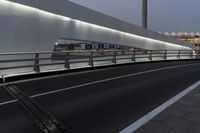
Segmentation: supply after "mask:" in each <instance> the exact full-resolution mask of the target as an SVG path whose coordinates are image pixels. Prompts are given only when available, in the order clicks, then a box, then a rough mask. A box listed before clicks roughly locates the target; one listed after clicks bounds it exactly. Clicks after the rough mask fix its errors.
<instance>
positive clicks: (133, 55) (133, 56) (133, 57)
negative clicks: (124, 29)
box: [132, 50, 135, 62]
mask: <svg viewBox="0 0 200 133" xmlns="http://www.w3.org/2000/svg"><path fill="white" fill-rule="evenodd" d="M132 61H134V62H135V51H134V50H133V54H132Z"/></svg>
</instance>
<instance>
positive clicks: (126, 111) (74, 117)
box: [0, 61, 200, 133]
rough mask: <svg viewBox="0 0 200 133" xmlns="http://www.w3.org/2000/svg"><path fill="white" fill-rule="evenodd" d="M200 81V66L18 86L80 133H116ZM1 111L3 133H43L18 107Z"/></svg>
mask: <svg viewBox="0 0 200 133" xmlns="http://www.w3.org/2000/svg"><path fill="white" fill-rule="evenodd" d="M199 79H200V64H199V61H183V62H180V61H177V62H164V63H161V62H158V63H146V64H137V65H136V64H135V65H127V66H120V67H114V68H106V69H100V70H93V71H85V72H81V73H74V74H63V75H57V76H52V77H47V78H40V79H34V80H27V81H21V82H16V83H12V84H13V85H16V86H17V87H19V88H20V89H21V90H22V91H23V92H24V93H26V94H27V95H28V96H30V98H31V99H33V100H34V101H36V102H37V103H39V104H40V105H41V106H42V107H43V108H45V109H46V110H48V111H49V112H51V114H53V115H54V117H55V118H56V119H58V120H59V121H60V122H62V123H63V124H64V125H65V126H66V127H68V128H69V129H70V130H72V131H73V132H75V133H82V132H83V133H102V132H103V133H116V132H119V131H121V130H122V129H124V128H125V127H127V126H128V125H129V124H131V123H133V122H134V121H136V120H137V119H139V118H140V117H141V116H143V115H145V114H146V113H147V112H149V111H151V110H153V109H154V108H156V107H157V106H159V105H160V104H162V103H163V102H165V101H167V100H168V99H170V98H171V97H173V96H174V95H176V94H177V93H179V92H180V91H182V90H184V89H185V88H187V87H188V86H190V85H191V84H193V83H195V82H196V81H198V80H199ZM1 91H3V93H4V94H3V93H2V94H1V93H0V94H1V95H3V96H4V97H5V98H4V97H2V100H1V102H5V101H9V100H10V96H9V95H8V94H7V93H6V92H4V91H5V90H3V89H2V88H1ZM5 93H6V94H5ZM0 110H1V111H0V116H1V119H0V123H2V124H3V127H2V124H0V132H6V133H16V132H14V131H19V132H30V133H31V132H38V131H36V130H39V128H38V127H37V126H36V125H35V124H34V122H33V121H32V120H31V118H30V117H29V115H28V114H27V113H26V112H25V111H24V110H23V109H22V108H20V105H18V103H17V102H11V103H9V104H3V105H0ZM16 121H19V123H18V122H16ZM20 122H21V123H20ZM23 123H24V124H23Z"/></svg>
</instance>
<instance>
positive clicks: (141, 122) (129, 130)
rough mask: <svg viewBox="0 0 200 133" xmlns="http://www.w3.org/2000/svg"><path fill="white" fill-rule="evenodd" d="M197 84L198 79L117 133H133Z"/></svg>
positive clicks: (199, 83)
mask: <svg viewBox="0 0 200 133" xmlns="http://www.w3.org/2000/svg"><path fill="white" fill-rule="evenodd" d="M199 85H200V80H199V81H198V82H196V83H194V84H193V85H191V86H190V87H188V88H186V89H185V90H184V91H182V92H180V93H179V94H177V95H176V96H174V97H172V98H171V99H170V100H168V101H167V102H165V103H163V104H162V105H160V106H159V107H157V108H156V109H154V110H152V111H151V112H149V113H147V114H146V115H144V116H143V117H141V118H140V119H139V120H137V121H135V122H134V123H133V124H131V125H129V126H128V127H126V128H125V129H123V130H122V131H120V132H119V133H133V132H135V131H136V130H137V129H139V128H140V127H142V126H143V125H144V124H146V123H147V122H149V121H150V120H151V119H153V118H154V117H155V116H157V115H158V114H160V113H161V112H163V111H164V110H165V109H166V108H168V107H169V106H171V105H172V104H174V103H175V102H177V101H178V100H180V99H181V98H182V97H184V96H185V95H187V94H188V93H189V92H191V91H192V90H194V89H195V88H197V87H198V86H199Z"/></svg>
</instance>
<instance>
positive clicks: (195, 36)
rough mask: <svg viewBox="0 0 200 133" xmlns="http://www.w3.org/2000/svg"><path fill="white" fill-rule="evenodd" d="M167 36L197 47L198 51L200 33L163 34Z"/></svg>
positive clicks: (199, 48)
mask: <svg viewBox="0 0 200 133" xmlns="http://www.w3.org/2000/svg"><path fill="white" fill-rule="evenodd" d="M164 34H165V35H167V36H171V37H175V38H178V39H181V40H184V41H187V42H189V43H191V44H193V45H195V46H196V47H197V49H198V50H200V32H197V33H194V32H177V33H176V32H171V33H169V32H165V33H164Z"/></svg>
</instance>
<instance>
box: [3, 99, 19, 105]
mask: <svg viewBox="0 0 200 133" xmlns="http://www.w3.org/2000/svg"><path fill="white" fill-rule="evenodd" d="M17 101H18V100H11V101H7V102H2V103H0V106H3V105H6V104H10V103H15V102H17Z"/></svg>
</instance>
